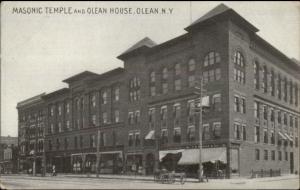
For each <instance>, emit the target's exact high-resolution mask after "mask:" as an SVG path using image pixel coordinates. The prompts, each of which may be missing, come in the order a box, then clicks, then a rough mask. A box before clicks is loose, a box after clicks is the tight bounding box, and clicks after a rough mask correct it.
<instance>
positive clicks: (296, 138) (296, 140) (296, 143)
mask: <svg viewBox="0 0 300 190" xmlns="http://www.w3.org/2000/svg"><path fill="white" fill-rule="evenodd" d="M295 147H298V137H295Z"/></svg>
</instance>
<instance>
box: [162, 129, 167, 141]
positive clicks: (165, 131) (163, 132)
mask: <svg viewBox="0 0 300 190" xmlns="http://www.w3.org/2000/svg"><path fill="white" fill-rule="evenodd" d="M161 143H162V144H167V143H168V131H167V129H162V130H161Z"/></svg>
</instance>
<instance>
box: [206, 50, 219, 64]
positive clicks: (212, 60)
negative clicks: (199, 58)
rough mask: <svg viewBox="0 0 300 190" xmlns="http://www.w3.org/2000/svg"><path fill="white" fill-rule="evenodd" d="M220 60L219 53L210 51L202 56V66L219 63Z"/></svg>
mask: <svg viewBox="0 0 300 190" xmlns="http://www.w3.org/2000/svg"><path fill="white" fill-rule="evenodd" d="M220 61H221V58H220V54H219V53H217V52H214V51H211V52H209V53H208V54H207V55H206V56H205V58H204V67H206V66H208V65H213V64H216V63H220Z"/></svg>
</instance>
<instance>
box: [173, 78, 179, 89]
mask: <svg viewBox="0 0 300 190" xmlns="http://www.w3.org/2000/svg"><path fill="white" fill-rule="evenodd" d="M174 86H175V91H178V90H181V80H180V79H176V80H175V81H174Z"/></svg>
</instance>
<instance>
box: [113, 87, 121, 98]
mask: <svg viewBox="0 0 300 190" xmlns="http://www.w3.org/2000/svg"><path fill="white" fill-rule="evenodd" d="M119 99H120V88H119V87H115V88H114V101H119Z"/></svg>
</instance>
